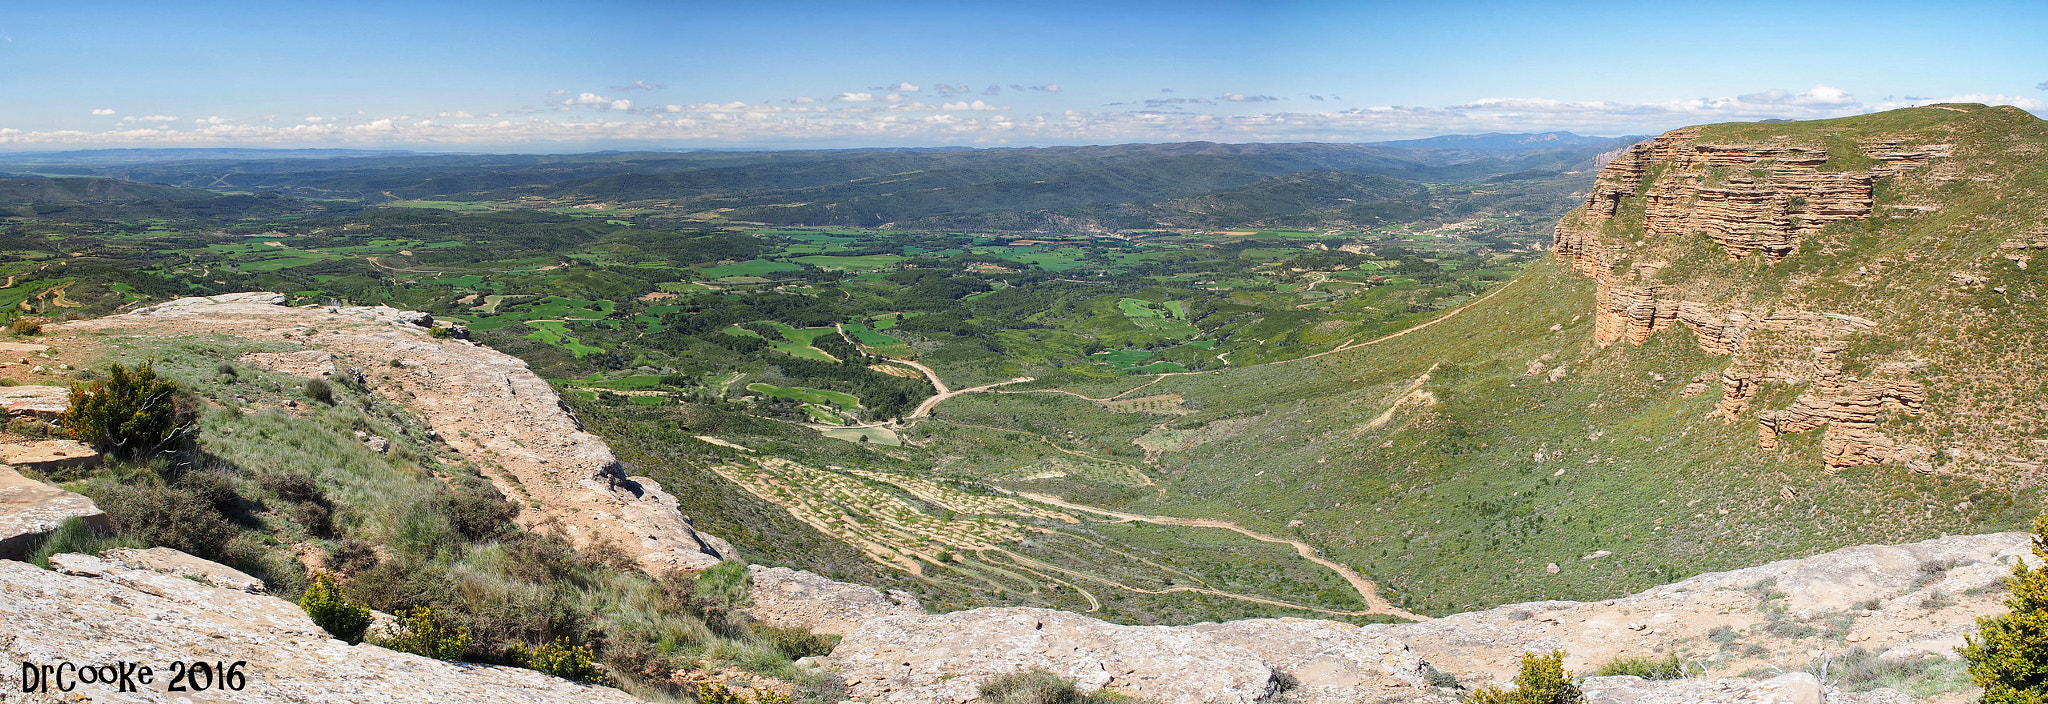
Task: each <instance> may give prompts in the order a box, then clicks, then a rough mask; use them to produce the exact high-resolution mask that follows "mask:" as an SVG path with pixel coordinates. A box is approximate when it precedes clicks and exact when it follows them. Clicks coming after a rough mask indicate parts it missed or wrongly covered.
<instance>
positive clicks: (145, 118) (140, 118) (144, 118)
mask: <svg viewBox="0 0 2048 704" xmlns="http://www.w3.org/2000/svg"><path fill="white" fill-rule="evenodd" d="M121 121H122V122H177V121H178V118H176V117H172V116H170V115H129V116H126V117H123V118H121Z"/></svg>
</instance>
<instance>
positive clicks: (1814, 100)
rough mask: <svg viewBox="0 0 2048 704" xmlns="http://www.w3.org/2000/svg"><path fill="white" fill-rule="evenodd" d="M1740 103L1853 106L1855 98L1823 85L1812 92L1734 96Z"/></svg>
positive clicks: (1775, 91) (1783, 91)
mask: <svg viewBox="0 0 2048 704" xmlns="http://www.w3.org/2000/svg"><path fill="white" fill-rule="evenodd" d="M1735 99H1736V100H1737V101H1740V102H1744V103H1750V104H1754V105H1855V104H1856V96H1853V95H1850V94H1849V93H1848V92H1847V91H1844V90H1842V89H1840V88H1836V87H1834V86H1831V85H1827V84H1825V83H1820V84H1815V85H1814V86H1813V89H1812V90H1809V91H1806V92H1804V93H1798V94H1794V93H1792V92H1790V91H1785V90H1767V91H1764V92H1762V93H1750V94H1747V95H1739V96H1736V97H1735Z"/></svg>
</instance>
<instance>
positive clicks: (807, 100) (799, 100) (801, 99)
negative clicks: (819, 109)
mask: <svg viewBox="0 0 2048 704" xmlns="http://www.w3.org/2000/svg"><path fill="white" fill-rule="evenodd" d="M815 102H818V99H817V98H812V97H808V96H802V95H799V96H797V97H794V98H790V99H789V104H791V105H809V104H811V103H815Z"/></svg>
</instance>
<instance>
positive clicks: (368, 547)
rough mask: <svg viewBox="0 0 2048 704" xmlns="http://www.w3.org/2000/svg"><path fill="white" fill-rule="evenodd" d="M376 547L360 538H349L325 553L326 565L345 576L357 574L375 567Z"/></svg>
mask: <svg viewBox="0 0 2048 704" xmlns="http://www.w3.org/2000/svg"><path fill="white" fill-rule="evenodd" d="M377 559H378V558H377V547H376V546H375V545H372V544H371V543H370V541H367V540H363V539H361V538H349V539H347V540H344V541H341V544H340V545H336V546H334V550H333V551H331V552H329V553H327V564H328V565H329V566H331V567H333V568H334V569H337V570H341V571H342V572H343V573H345V574H357V573H359V572H363V571H365V570H368V569H370V568H372V567H376V566H377Z"/></svg>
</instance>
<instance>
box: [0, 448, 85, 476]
mask: <svg viewBox="0 0 2048 704" xmlns="http://www.w3.org/2000/svg"><path fill="white" fill-rule="evenodd" d="M99 462H100V453H99V452H98V451H96V450H94V449H92V448H90V447H87V446H86V445H85V443H82V442H79V441H77V440H34V441H30V442H23V443H15V444H9V445H0V464H5V465H13V466H14V467H16V468H18V469H33V470H35V471H38V472H47V471H50V470H53V469H63V468H66V467H89V466H92V465H95V464H99Z"/></svg>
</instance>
